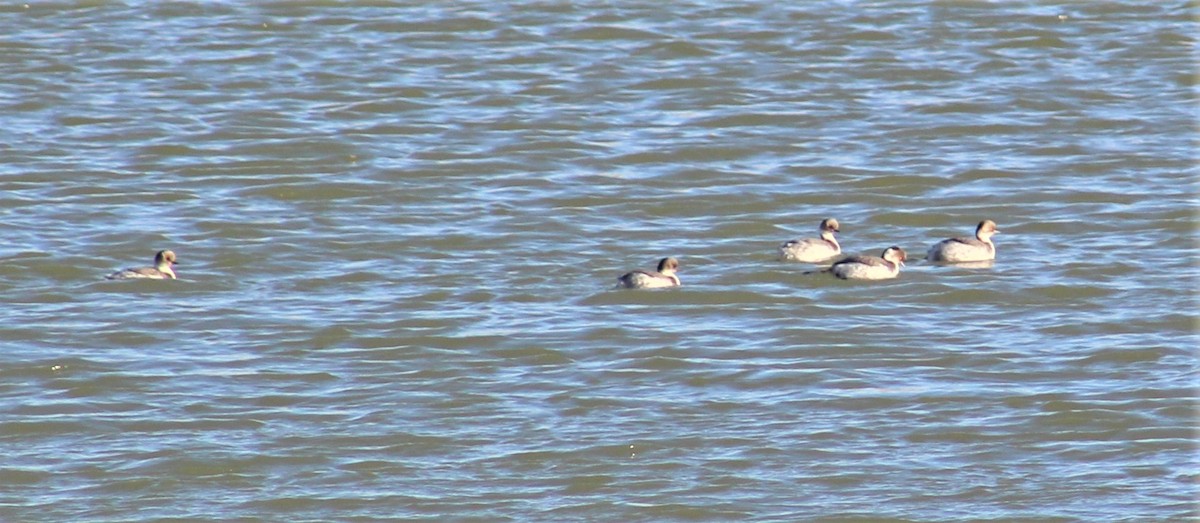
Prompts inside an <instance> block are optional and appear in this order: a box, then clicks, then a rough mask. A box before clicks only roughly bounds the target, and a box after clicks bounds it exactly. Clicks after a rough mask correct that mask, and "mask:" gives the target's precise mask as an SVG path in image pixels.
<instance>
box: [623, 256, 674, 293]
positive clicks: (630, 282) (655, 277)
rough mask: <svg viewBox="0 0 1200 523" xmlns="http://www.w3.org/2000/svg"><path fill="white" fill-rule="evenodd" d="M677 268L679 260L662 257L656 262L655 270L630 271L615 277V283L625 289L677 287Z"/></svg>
mask: <svg viewBox="0 0 1200 523" xmlns="http://www.w3.org/2000/svg"><path fill="white" fill-rule="evenodd" d="M678 269H679V260H676V259H675V258H663V259H662V260H659V262H658V270H657V271H632V272H628V273H626V274H625V275H624V276H621V277H620V278H617V285H618V286H620V287H624V288H626V289H654V288H658V287H678V286H679V285H680V282H679V277H678V276H676V275H675V271H676V270H678Z"/></svg>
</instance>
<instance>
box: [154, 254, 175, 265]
mask: <svg viewBox="0 0 1200 523" xmlns="http://www.w3.org/2000/svg"><path fill="white" fill-rule="evenodd" d="M177 263H179V262H177V261H175V253H174V252H173V251H158V253H157V254H155V255H154V265H155V266H162V265H166V266H167V267H170V266H171V265H174V264H177Z"/></svg>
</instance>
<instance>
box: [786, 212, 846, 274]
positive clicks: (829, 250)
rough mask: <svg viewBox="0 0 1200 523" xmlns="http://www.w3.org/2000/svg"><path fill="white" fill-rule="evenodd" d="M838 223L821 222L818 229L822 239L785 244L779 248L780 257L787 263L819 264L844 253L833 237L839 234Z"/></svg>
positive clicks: (809, 239)
mask: <svg viewBox="0 0 1200 523" xmlns="http://www.w3.org/2000/svg"><path fill="white" fill-rule="evenodd" d="M838 227H839V226H838V221H837V220H835V219H833V218H826V219H824V220H821V225H820V227H819V228H818V230H819V231H821V237H820V238H804V239H796V240H792V241H789V242H784V243H783V244H781V245H780V246H779V256H780V257H781V258H783V259H784V260H786V261H799V262H809V263H817V262H823V261H825V260H828V259H830V258H833V257H834V256H837V255H839V254H841V253H842V246H841V245H839V244H838V241H837V238H835V237H834V236H833V234H834V233H836V232H838Z"/></svg>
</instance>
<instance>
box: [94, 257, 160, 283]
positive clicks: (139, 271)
mask: <svg viewBox="0 0 1200 523" xmlns="http://www.w3.org/2000/svg"><path fill="white" fill-rule="evenodd" d="M175 263H176V262H175V253H174V252H171V251H158V254H155V255H154V266H153V267H138V268H134V269H125V270H120V271H117V272H114V273H112V274H109V275H108V276H105V278H108V279H110V280H128V279H133V278H151V279H156V280H174V279H175V271H174V270H172V269H171V265H174V264H175Z"/></svg>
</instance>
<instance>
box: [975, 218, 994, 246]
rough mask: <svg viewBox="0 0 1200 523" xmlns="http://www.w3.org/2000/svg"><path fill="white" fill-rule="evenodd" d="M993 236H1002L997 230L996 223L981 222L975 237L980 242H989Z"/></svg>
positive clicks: (989, 221)
mask: <svg viewBox="0 0 1200 523" xmlns="http://www.w3.org/2000/svg"><path fill="white" fill-rule="evenodd" d="M993 234H1000V231H998V230H996V222H994V221H991V220H984V221H981V222H979V226H977V227H975V237H976V238H979V239H980V240H984V241H987V239H988V238H991V237H992V235H993Z"/></svg>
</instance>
